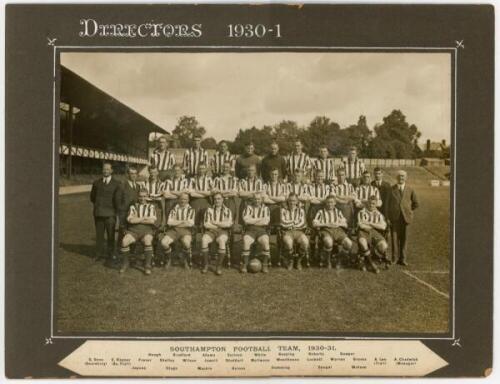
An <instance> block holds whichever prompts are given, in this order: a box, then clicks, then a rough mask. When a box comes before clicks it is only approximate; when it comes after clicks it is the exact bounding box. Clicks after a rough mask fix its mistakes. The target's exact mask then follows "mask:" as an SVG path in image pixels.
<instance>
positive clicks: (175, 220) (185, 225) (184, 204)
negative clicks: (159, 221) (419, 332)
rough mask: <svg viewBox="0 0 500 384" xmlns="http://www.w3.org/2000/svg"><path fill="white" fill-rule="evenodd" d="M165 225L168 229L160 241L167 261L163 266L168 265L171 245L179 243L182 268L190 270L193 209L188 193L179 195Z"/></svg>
mask: <svg viewBox="0 0 500 384" xmlns="http://www.w3.org/2000/svg"><path fill="white" fill-rule="evenodd" d="M167 225H168V227H169V229H168V230H167V232H165V234H164V236H163V237H162V239H161V246H162V248H163V251H164V255H165V258H166V260H167V262H166V264H165V265H169V264H170V261H171V253H172V248H171V245H172V243H174V242H175V241H180V243H181V246H182V251H183V254H184V255H183V260H184V268H186V269H189V268H191V266H192V260H191V259H192V253H191V251H192V250H191V241H192V236H191V229H192V228H193V227H194V209H193V208H192V207H191V206H190V205H189V194H188V193H186V192H183V193H181V194H180V195H179V203H178V204H177V205H176V206H175V207H174V208H173V209H172V210H171V211H170V213H169V215H168V220H167Z"/></svg>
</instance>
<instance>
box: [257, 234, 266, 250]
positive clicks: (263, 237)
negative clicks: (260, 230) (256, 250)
mask: <svg viewBox="0 0 500 384" xmlns="http://www.w3.org/2000/svg"><path fill="white" fill-rule="evenodd" d="M258 242H259V244H260V245H261V246H262V248H264V249H269V236H267V235H264V236H261V237H259V240H258Z"/></svg>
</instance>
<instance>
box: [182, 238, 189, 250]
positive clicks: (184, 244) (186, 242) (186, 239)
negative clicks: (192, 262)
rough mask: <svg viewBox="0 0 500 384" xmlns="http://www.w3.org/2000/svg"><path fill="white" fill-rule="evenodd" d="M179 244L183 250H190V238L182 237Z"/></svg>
mask: <svg viewBox="0 0 500 384" xmlns="http://www.w3.org/2000/svg"><path fill="white" fill-rule="evenodd" d="M181 243H182V246H183V247H184V248H185V249H189V248H191V236H184V237H183V238H182V239H181Z"/></svg>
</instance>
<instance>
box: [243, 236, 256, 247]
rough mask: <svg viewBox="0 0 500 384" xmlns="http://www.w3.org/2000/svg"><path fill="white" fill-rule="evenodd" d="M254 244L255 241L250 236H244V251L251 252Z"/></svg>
mask: <svg viewBox="0 0 500 384" xmlns="http://www.w3.org/2000/svg"><path fill="white" fill-rule="evenodd" d="M253 242H254V239H253V238H251V237H250V236H246V235H245V236H243V249H245V250H249V249H250V247H251V246H252V244H253Z"/></svg>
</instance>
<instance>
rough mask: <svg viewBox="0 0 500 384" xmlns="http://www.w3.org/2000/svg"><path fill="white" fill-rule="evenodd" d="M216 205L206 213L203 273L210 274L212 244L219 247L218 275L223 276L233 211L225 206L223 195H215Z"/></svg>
mask: <svg viewBox="0 0 500 384" xmlns="http://www.w3.org/2000/svg"><path fill="white" fill-rule="evenodd" d="M213 200H214V204H213V206H212V207H209V208H208V209H207V210H206V211H205V215H204V220H203V227H204V233H203V236H202V237H201V255H202V257H203V269H202V271H201V272H202V273H207V272H208V265H209V259H210V258H209V252H208V247H209V246H210V244H211V243H212V242H214V241H215V242H216V243H217V245H218V252H217V265H216V269H215V274H216V275H221V274H222V263H223V262H224V258H225V256H226V249H227V241H228V239H229V233H228V229H229V228H231V226H232V225H233V215H232V213H231V210H230V209H229V208H228V207H226V206H225V205H224V197H223V196H222V193H220V192H216V193H214V195H213Z"/></svg>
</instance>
